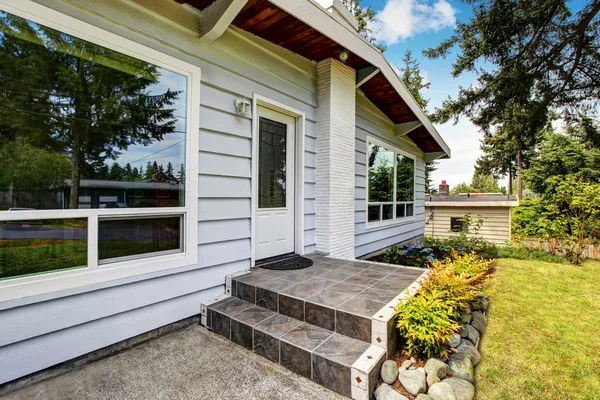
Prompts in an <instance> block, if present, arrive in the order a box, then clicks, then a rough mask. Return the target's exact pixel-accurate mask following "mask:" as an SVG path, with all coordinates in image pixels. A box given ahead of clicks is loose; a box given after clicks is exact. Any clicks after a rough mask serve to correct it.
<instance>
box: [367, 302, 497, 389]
mask: <svg viewBox="0 0 600 400" xmlns="http://www.w3.org/2000/svg"><path fill="white" fill-rule="evenodd" d="M479 299H480V300H479V302H477V303H476V304H475V305H474V306H473V307H472V308H471V310H470V311H471V317H470V318H467V319H465V320H463V323H464V326H463V328H462V329H461V331H460V332H459V333H456V334H454V336H453V337H452V339H451V340H450V343H449V344H448V347H449V350H450V353H451V355H450V357H448V358H447V359H440V358H435V357H432V358H430V359H429V360H427V363H426V364H425V367H424V368H415V367H414V366H412V363H413V360H406V361H405V362H404V363H403V364H402V365H401V366H400V368H398V373H397V374H395V371H394V369H395V368H396V363H395V362H394V361H391V360H390V361H386V363H393V365H391V364H387V365H386V364H385V363H384V365H383V366H382V368H381V372H380V376H381V378H382V379H383V381H384V383H383V384H382V385H381V386H380V387H379V388H377V390H376V391H375V399H376V400H383V399H387V398H388V395H389V393H390V390H394V389H393V388H391V386H390V385H391V384H393V383H394V382H395V381H396V378H397V379H398V380H399V381H400V384H401V385H402V387H404V389H405V390H406V391H407V392H409V393H410V394H411V395H413V396H418V399H419V400H473V399H474V398H475V372H474V367H475V366H476V365H477V364H479V362H480V361H481V354H480V353H479V350H478V348H479V343H480V342H481V336H482V335H483V334H484V333H485V331H486V328H487V316H486V315H487V309H488V306H489V303H490V301H489V299H488V298H487V296H485V295H484V294H483V293H480V294H479ZM395 394H397V395H398V396H396V397H395V398H397V399H398V400H401V399H402V400H406V397H405V396H402V395H400V394H399V393H397V392H396V393H395Z"/></svg>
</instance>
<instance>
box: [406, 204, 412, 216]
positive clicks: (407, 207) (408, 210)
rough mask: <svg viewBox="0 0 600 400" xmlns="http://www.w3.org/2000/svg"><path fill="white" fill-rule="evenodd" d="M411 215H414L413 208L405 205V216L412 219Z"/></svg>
mask: <svg viewBox="0 0 600 400" xmlns="http://www.w3.org/2000/svg"><path fill="white" fill-rule="evenodd" d="M413 214H414V206H413V205H412V204H407V205H406V216H407V217H412V216H413Z"/></svg>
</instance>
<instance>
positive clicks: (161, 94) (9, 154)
mask: <svg viewBox="0 0 600 400" xmlns="http://www.w3.org/2000/svg"><path fill="white" fill-rule="evenodd" d="M0 32H1V33H0V88H1V89H0V211H6V210H7V209H11V208H13V209H14V208H34V209H65V208H132V207H173V206H182V205H183V201H184V196H183V193H184V177H185V148H186V144H185V142H186V118H187V116H186V103H187V77H186V76H183V75H180V74H177V73H174V72H171V71H168V70H166V69H163V68H161V67H158V66H156V65H153V64H150V63H147V62H144V61H141V60H138V59H135V58H132V57H129V56H126V55H124V54H121V53H118V52H115V51H113V50H109V49H107V48H105V47H102V46H99V45H96V44H93V43H90V42H87V41H85V40H81V39H78V38H76V37H74V36H71V35H68V34H66V33H63V32H59V31H56V30H54V29H50V28H48V27H45V26H43V25H40V24H37V23H34V22H31V21H28V20H26V19H23V18H20V17H17V16H15V15H12V14H9V13H6V12H0ZM130 194H133V195H130ZM159 194H160V196H159Z"/></svg>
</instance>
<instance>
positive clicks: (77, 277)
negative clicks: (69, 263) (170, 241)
mask: <svg viewBox="0 0 600 400" xmlns="http://www.w3.org/2000/svg"><path fill="white" fill-rule="evenodd" d="M197 263H198V260H197V257H196V256H195V255H192V254H186V253H178V254H170V255H164V256H157V257H152V258H147V259H141V260H136V261H135V262H131V261H129V262H120V263H114V264H110V265H105V266H100V267H98V268H80V269H70V270H65V271H58V272H49V273H46V274H39V275H34V276H25V277H22V278H12V279H7V280H3V281H0V310H5V309H10V308H14V307H19V306H23V305H27V304H32V303H37V302H40V301H47V300H52V299H56V298H60V297H65V296H72V295H76V294H80V293H85V292H90V291H93V290H98V289H103V288H108V287H112V286H118V285H123V284H127V283H132V282H136V281H140V280H145V279H150V278H154V277H157V276H162V275H168V274H172V273H175V272H183V271H184V270H187V269H194V268H197Z"/></svg>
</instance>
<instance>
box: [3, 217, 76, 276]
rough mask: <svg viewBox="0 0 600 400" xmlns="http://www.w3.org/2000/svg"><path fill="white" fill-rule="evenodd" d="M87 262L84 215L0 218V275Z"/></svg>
mask: <svg viewBox="0 0 600 400" xmlns="http://www.w3.org/2000/svg"><path fill="white" fill-rule="evenodd" d="M15 212H17V211H15ZM86 265H87V220H86V219H56V220H34V221H18V222H10V221H9V222H6V221H4V222H1V221H0V279H3V278H11V277H16V276H22V275H29V274H36V273H43V272H51V271H58V270H62V269H68V268H75V267H84V266H86Z"/></svg>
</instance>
